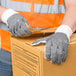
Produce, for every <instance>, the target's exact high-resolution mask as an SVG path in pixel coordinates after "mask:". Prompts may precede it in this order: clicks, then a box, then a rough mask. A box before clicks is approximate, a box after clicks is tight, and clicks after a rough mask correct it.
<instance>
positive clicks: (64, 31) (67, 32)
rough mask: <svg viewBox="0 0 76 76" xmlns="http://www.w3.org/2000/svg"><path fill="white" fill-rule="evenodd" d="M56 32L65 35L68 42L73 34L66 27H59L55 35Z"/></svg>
mask: <svg viewBox="0 0 76 76" xmlns="http://www.w3.org/2000/svg"><path fill="white" fill-rule="evenodd" d="M58 32H60V33H64V34H66V35H67V37H68V39H69V41H70V37H71V35H72V33H73V32H72V29H71V28H70V27H69V26H68V25H61V26H60V27H58V28H57V30H56V32H55V33H58Z"/></svg>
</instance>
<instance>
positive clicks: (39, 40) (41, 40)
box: [32, 38, 47, 46]
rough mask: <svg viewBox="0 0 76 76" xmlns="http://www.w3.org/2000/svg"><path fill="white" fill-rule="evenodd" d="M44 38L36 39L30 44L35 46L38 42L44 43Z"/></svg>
mask: <svg viewBox="0 0 76 76" xmlns="http://www.w3.org/2000/svg"><path fill="white" fill-rule="evenodd" d="M46 40H47V39H46V38H41V39H37V40H36V41H35V42H33V43H32V46H37V45H40V44H45V43H46Z"/></svg>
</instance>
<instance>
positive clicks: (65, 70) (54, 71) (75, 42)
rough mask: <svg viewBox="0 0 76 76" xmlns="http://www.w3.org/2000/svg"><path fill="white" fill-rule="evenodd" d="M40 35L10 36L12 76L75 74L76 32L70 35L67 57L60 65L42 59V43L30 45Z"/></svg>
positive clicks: (60, 75) (64, 75) (74, 75)
mask: <svg viewBox="0 0 76 76" xmlns="http://www.w3.org/2000/svg"><path fill="white" fill-rule="evenodd" d="M40 37H43V36H32V37H29V38H24V39H19V38H14V37H12V38H11V41H12V61H13V76H76V34H74V35H73V36H72V37H71V43H70V47H69V53H68V58H67V60H66V62H65V63H63V64H61V65H56V64H52V63H50V61H47V60H45V59H44V48H45V46H44V45H41V46H37V47H36V46H31V43H32V42H33V41H35V40H36V39H38V38H40Z"/></svg>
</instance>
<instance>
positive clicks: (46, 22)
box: [18, 11, 64, 28]
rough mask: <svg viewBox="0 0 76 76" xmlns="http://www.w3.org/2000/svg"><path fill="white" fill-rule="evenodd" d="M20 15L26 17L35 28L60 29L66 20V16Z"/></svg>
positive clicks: (23, 13)
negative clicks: (64, 19)
mask: <svg viewBox="0 0 76 76" xmlns="http://www.w3.org/2000/svg"><path fill="white" fill-rule="evenodd" d="M18 12H19V11H18ZM19 13H21V14H22V15H23V16H24V17H26V19H27V20H28V22H29V23H30V25H31V26H32V27H33V28H49V27H58V26H59V25H60V24H61V23H62V20H63V18H64V14H38V13H27V12H26V13H25V12H19Z"/></svg>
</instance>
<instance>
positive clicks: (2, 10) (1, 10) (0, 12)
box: [0, 6, 7, 22]
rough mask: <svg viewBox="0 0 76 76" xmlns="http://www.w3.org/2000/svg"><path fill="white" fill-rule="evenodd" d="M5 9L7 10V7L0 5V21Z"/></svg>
mask: <svg viewBox="0 0 76 76" xmlns="http://www.w3.org/2000/svg"><path fill="white" fill-rule="evenodd" d="M6 10H7V8H4V7H2V6H0V22H1V16H2V14H3V13H4V11H6Z"/></svg>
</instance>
